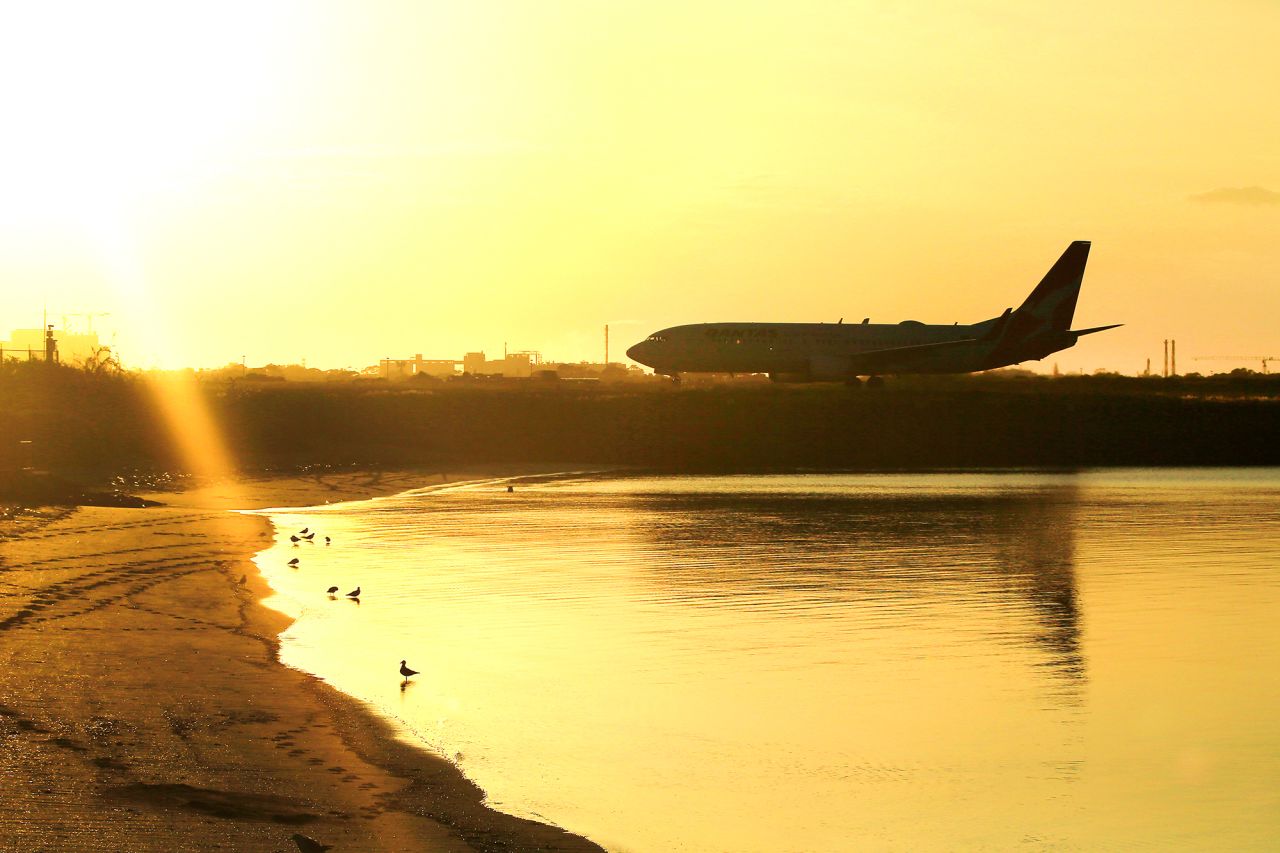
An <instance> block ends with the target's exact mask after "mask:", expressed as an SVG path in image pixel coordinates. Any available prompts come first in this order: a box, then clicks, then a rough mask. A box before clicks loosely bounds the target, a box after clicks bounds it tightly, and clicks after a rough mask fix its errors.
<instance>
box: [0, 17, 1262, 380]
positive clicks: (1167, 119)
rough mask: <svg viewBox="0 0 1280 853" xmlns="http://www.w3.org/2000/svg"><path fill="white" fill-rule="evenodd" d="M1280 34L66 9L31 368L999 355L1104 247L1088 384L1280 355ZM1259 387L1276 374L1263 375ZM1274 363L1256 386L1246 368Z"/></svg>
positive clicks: (39, 220) (1167, 22) (25, 144)
mask: <svg viewBox="0 0 1280 853" xmlns="http://www.w3.org/2000/svg"><path fill="white" fill-rule="evenodd" d="M1277 45H1280V4H1277V3H1275V2H1261V0H1259V2H1222V3H1212V4H1207V3H1203V2H1196V3H1192V2H1180V0H1174V2H1161V3H1132V2H1125V0H1106V2H1081V3H1074V4H1052V5H1050V4H1038V3H1027V2H1023V1H1022V0H1016V1H1015V0H1007V2H1006V0H995V1H994V2H982V3H966V4H945V3H928V4H909V3H893V2H884V3H871V2H838V3H837V2H832V3H817V2H789V3H785V4H784V3H777V2H758V3H752V2H743V0H735V2H724V3H719V2H688V0H682V1H681V2H668V0H647V2H637V3H621V2H587V1H586V0H582V2H577V1H576V0H575V2H565V1H564V0H544V1H543V2H483V0H466V2H452V3H445V2H427V0H415V1H414V2H362V3H355V2H317V0H306V2H295V3H285V2H247V3H235V2H232V3H226V2H224V3H218V4H201V5H199V6H196V5H195V4H178V3H168V2H164V3H161V2H157V3H136V2H113V3H101V4H89V3H67V4H60V3H39V4H37V3H31V4H22V5H19V6H15V7H14V8H10V9H8V10H7V11H5V12H4V13H3V19H0V103H2V104H3V107H2V108H3V116H4V121H3V124H2V125H0V128H2V130H0V282H3V286H2V287H0V337H4V336H6V335H7V332H8V330H9V329H10V328H14V327H31V326H35V325H38V323H39V322H40V312H41V308H42V306H44V305H46V304H47V305H48V307H49V311H50V315H51V317H53V318H54V319H55V322H58V320H57V318H58V317H59V316H60V315H61V314H62V313H69V312H84V311H108V312H111V314H112V316H111V317H109V318H104V319H102V320H100V321H98V324H97V325H98V327H99V328H101V329H104V330H106V331H115V332H116V335H117V337H116V341H117V345H118V348H119V351H120V353H121V355H122V357H123V358H124V360H125V362H126V364H128V365H131V366H139V367H147V366H152V365H162V366H178V365H196V366H216V365H221V364H225V363H227V362H229V361H233V360H236V361H238V360H239V359H240V357H241V355H245V356H247V359H248V361H249V363H250V364H260V363H265V362H270V361H274V362H293V361H298V360H300V359H303V358H306V359H307V362H308V364H310V365H313V366H333V367H337V366H355V367H360V366H363V365H366V364H371V363H373V362H375V361H376V360H377V359H378V358H380V357H384V356H393V357H408V356H411V355H412V354H413V353H415V352H421V353H423V354H425V355H427V356H428V357H437V358H439V357H460V356H461V354H462V353H463V352H464V351H468V350H475V349H484V350H486V351H488V352H489V353H494V352H501V349H502V345H503V342H504V341H506V342H509V345H510V346H511V348H513V349H537V350H540V351H542V352H543V354H544V355H545V356H546V357H548V358H551V359H557V360H578V359H592V360H597V359H599V357H600V355H601V348H602V345H601V340H600V338H601V327H602V325H603V324H605V323H611V324H612V327H613V340H614V346H613V354H614V355H615V357H616V358H620V357H621V356H622V352H623V349H624V348H625V346H626V345H629V344H630V343H633V342H634V341H636V340H638V339H640V338H642V337H644V336H645V335H646V334H648V333H649V332H651V331H653V330H655V329H658V328H662V327H665V326H670V325H675V324H678V323H688V322H701V321H718V320H762V321H832V322H834V321H835V320H837V319H838V318H840V317H842V316H843V317H845V318H846V319H848V320H851V321H858V320H861V319H862V318H863V317H865V316H870V317H871V318H872V320H873V321H877V322H889V321H895V322H896V321H897V320H901V319H908V318H911V319H919V320H923V321H925V322H941V323H950V322H953V321H961V322H973V321H977V320H981V319H985V318H988V317H992V316H995V315H997V314H999V313H1000V311H1001V310H1003V309H1004V308H1005V307H1006V306H1016V305H1017V304H1019V302H1020V301H1021V300H1022V298H1023V297H1024V296H1025V295H1026V294H1027V293H1028V292H1029V291H1030V289H1031V288H1032V287H1033V286H1034V285H1035V283H1036V281H1038V280H1039V277H1040V276H1041V275H1042V274H1043V273H1044V272H1045V270H1047V269H1048V267H1049V266H1050V264H1051V263H1052V262H1053V261H1054V260H1055V259H1056V258H1057V256H1058V255H1059V254H1060V253H1061V252H1062V250H1063V249H1064V248H1065V247H1066V245H1067V243H1068V242H1069V241H1071V240H1074V239H1088V240H1092V241H1094V248H1093V255H1092V257H1091V259H1090V263H1089V269H1088V271H1087V274H1086V277H1085V284H1084V289H1083V291H1082V294H1081V298H1080V303H1079V310H1078V311H1077V315H1076V326H1077V327H1085V326H1092V325H1100V324H1104V323H1113V322H1122V323H1126V324H1127V325H1126V326H1125V327H1124V328H1123V329H1118V330H1115V331H1113V332H1108V333H1105V334H1103V335H1099V336H1097V337H1093V338H1087V339H1085V340H1084V341H1082V342H1081V344H1080V345H1078V346H1077V347H1076V348H1075V349H1074V350H1071V351H1068V352H1065V353H1061V354H1060V355H1058V356H1056V357H1051V359H1050V360H1049V361H1046V363H1045V364H1044V365H1043V369H1048V368H1049V367H1050V366H1051V363H1052V359H1054V358H1056V360H1057V362H1058V363H1059V364H1060V365H1061V367H1062V368H1063V369H1064V370H1066V369H1078V368H1084V369H1087V370H1092V369H1094V368H1098V367H1107V368H1111V369H1118V370H1122V371H1124V372H1128V373H1132V372H1136V371H1138V370H1140V369H1141V367H1142V364H1143V361H1144V360H1145V359H1146V358H1148V357H1150V358H1152V360H1153V364H1154V367H1155V368H1156V369H1157V370H1158V369H1159V357H1160V341H1161V340H1162V339H1164V338H1169V337H1172V338H1176V339H1177V340H1178V342H1179V353H1178V355H1179V367H1180V368H1181V369H1182V370H1183V371H1184V372H1185V371H1188V370H1191V369H1197V368H1198V369H1205V368H1209V367H1217V368H1218V369H1229V368H1231V367H1234V366H1237V365H1235V364H1230V363H1206V364H1203V365H1197V364H1195V363H1194V362H1192V361H1190V359H1191V358H1192V357H1193V356H1196V355H1215V354H1237V353H1238V354H1245V355H1249V354H1254V353H1258V354H1276V355H1280V352H1277V351H1278V350H1280V323H1278V322H1277V318H1280V108H1278V104H1280V100H1278V99H1277V97H1276V95H1275V90H1276V88H1277V86H1280V50H1278V49H1277ZM1242 366H1244V365H1242ZM1247 366H1255V367H1256V365H1247Z"/></svg>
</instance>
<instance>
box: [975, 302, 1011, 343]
mask: <svg viewBox="0 0 1280 853" xmlns="http://www.w3.org/2000/svg"><path fill="white" fill-rule="evenodd" d="M1012 313H1013V309H1012V308H1006V309H1004V313H1003V314H1001V315H1000V316H999V317H997V318H996V320H995V322H994V323H992V324H991V328H990V329H987V331H986V334H984V335H983V336H982V337H980V338H978V340H980V341H998V340H1000V337H1001V335H1003V334H1004V328H1005V326H1007V325H1009V315H1010V314H1012Z"/></svg>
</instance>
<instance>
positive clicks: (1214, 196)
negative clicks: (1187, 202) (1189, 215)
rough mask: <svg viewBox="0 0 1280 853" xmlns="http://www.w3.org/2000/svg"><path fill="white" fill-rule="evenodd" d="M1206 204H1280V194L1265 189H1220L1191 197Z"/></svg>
mask: <svg viewBox="0 0 1280 853" xmlns="http://www.w3.org/2000/svg"><path fill="white" fill-rule="evenodd" d="M1191 200H1192V201H1198V202H1202V203H1204V204H1248V205H1259V204H1280V193H1278V192H1275V191H1274V190H1269V189H1267V188H1265V187H1219V188H1218V189H1216V190H1210V191H1209V192H1207V193H1199V194H1198V195H1193V196H1191Z"/></svg>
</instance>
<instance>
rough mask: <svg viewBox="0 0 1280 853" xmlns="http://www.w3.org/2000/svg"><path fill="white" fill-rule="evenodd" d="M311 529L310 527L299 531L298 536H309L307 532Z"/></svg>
mask: <svg viewBox="0 0 1280 853" xmlns="http://www.w3.org/2000/svg"><path fill="white" fill-rule="evenodd" d="M310 529H311V528H310V527H304V528H302V529H301V530H299V531H298V535H299V536H306V535H307V531H308V530H310Z"/></svg>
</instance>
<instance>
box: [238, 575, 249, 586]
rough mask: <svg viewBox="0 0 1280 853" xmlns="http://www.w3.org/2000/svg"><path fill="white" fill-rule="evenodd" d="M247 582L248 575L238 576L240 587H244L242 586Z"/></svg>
mask: <svg viewBox="0 0 1280 853" xmlns="http://www.w3.org/2000/svg"><path fill="white" fill-rule="evenodd" d="M248 580H249V576H248V575H241V576H240V586H244V585H245V583H247V582H248Z"/></svg>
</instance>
